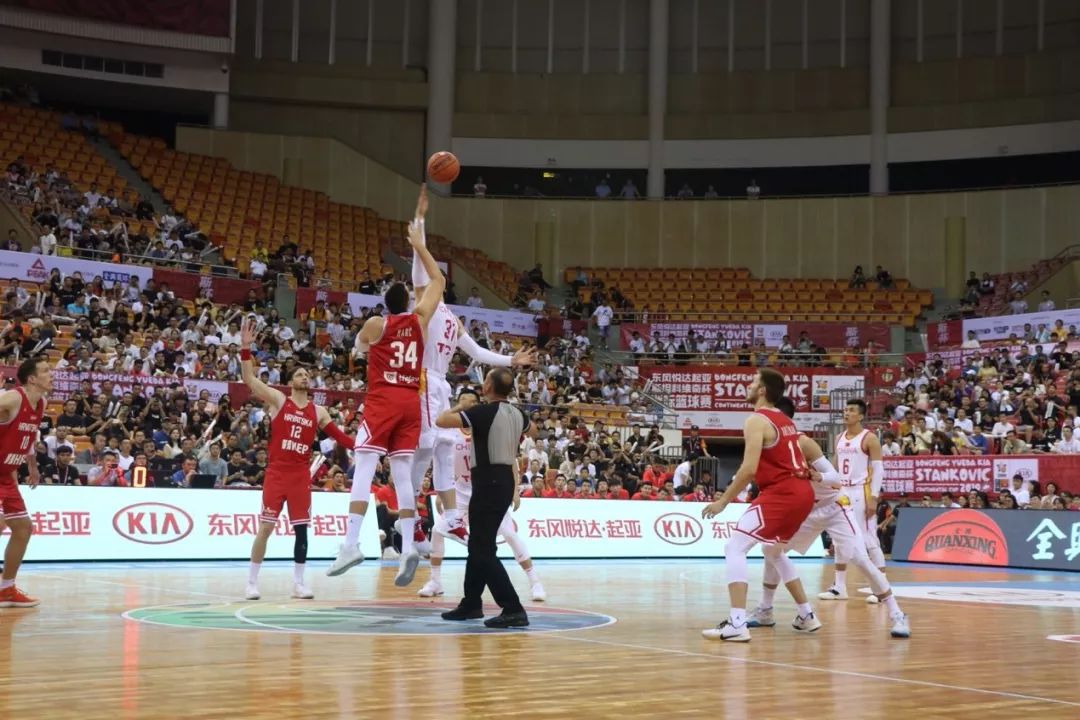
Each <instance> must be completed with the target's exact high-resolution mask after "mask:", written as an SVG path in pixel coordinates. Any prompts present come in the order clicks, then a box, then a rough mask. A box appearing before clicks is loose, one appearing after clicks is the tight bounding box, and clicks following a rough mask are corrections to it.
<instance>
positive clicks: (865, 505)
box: [818, 400, 885, 604]
mask: <svg viewBox="0 0 1080 720" xmlns="http://www.w3.org/2000/svg"><path fill="white" fill-rule="evenodd" d="M865 417H866V403H865V402H863V401H862V400H849V401H848V403H847V406H845V407H844V426H845V427H844V432H842V433H840V435H839V436H838V437H837V438H836V464H837V466H838V469H839V470H840V477H841V479H842V480H843V482H844V486H843V488H842V489H841V492H842V493H843V494H844V497H846V498H847V499H848V501H849V502H850V503H851V513H852V516H853V517H854V518H855V519H856V520H857V521H858V525H857V527H858V529H859V530H860V532H861V533H862V536H863V539H864V541H865V543H866V552H867V553H868V554H869V555H870V560H871V561H872V562H873V563H874V567H876V568H877V569H879V570H880V571H881V572H882V574H884V572H885V554H884V553H883V552H881V543H880V542H878V534H877V503H878V498H879V497H880V495H881V484H882V481H884V479H885V465H884V463H883V462H882V461H881V441H880V440H878V437H877V435H875V434H874V433H873V432H871V431H869V430H867V429H865V428H863V426H862V422H863V418H865ZM833 559H834V561H835V562H836V579H835V580H834V581H833V584H832V585H831V586H830V587H829V589H828V590H826V591H825V592H823V593H821V594H819V595H818V597H819V598H821V599H822V600H847V599H848V592H847V560H848V559H847V558H845V557H841V556H840V555H839V554H836V553H834V555H833ZM866 601H867V602H868V603H872V604H876V603H877V602H878V598H877V597H876V596H875V595H869V596H868V597H867V598H866Z"/></svg>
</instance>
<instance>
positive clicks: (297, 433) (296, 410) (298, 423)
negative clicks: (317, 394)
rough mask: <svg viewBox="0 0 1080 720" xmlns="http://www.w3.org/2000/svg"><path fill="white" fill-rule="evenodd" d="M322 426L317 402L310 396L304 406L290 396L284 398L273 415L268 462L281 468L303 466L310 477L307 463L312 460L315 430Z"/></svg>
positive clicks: (270, 465)
mask: <svg viewBox="0 0 1080 720" xmlns="http://www.w3.org/2000/svg"><path fill="white" fill-rule="evenodd" d="M318 428H319V416H318V414H317V413H316V411H315V403H313V402H311V401H310V400H308V404H307V405H305V406H304V407H298V406H297V404H296V403H294V402H293V400H292V398H291V397H287V398H285V404H284V405H282V406H281V410H279V411H278V414H277V415H275V416H274V417H272V418H270V449H269V452H267V466H268V467H270V468H273V469H278V468H280V467H282V466H285V467H290V466H291V467H296V468H301V467H302V468H303V469H304V476H303V477H304V479H305V480H307V477H308V473H307V469H308V465H309V464H310V463H311V446H312V445H314V444H315V435H316V430H318Z"/></svg>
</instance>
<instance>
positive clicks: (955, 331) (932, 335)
mask: <svg viewBox="0 0 1080 720" xmlns="http://www.w3.org/2000/svg"><path fill="white" fill-rule="evenodd" d="M962 342H964V321H963V320H944V321H942V322H931V323H926V347H928V348H930V349H931V350H937V349H938V348H947V347H956V346H957V345H959V344H960V343H962Z"/></svg>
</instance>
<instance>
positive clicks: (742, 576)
mask: <svg viewBox="0 0 1080 720" xmlns="http://www.w3.org/2000/svg"><path fill="white" fill-rule="evenodd" d="M756 544H757V540H755V539H754V538H752V537H750V536H749V535H747V534H745V533H741V532H735V533H732V534H731V537H730V538H728V541H727V546H726V547H725V549H724V555H725V565H726V568H727V581H728V583H729V584H730V583H736V582H741V583H744V582H746V578H747V568H746V553H748V552H749V551H750V548H752V547H754V545H756Z"/></svg>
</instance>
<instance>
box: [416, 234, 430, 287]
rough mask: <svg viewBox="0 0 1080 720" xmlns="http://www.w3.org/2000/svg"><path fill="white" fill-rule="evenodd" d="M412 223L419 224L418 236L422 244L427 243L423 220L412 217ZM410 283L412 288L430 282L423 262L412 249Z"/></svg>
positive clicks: (425, 285) (423, 285)
mask: <svg viewBox="0 0 1080 720" xmlns="http://www.w3.org/2000/svg"><path fill="white" fill-rule="evenodd" d="M413 223H415V224H418V225H419V226H420V237H421V238H423V241H424V245H427V235H426V234H425V232H424V221H423V220H419V219H414V220H413ZM412 284H413V287H414V288H418V287H427V286H428V285H430V284H431V278H429V277H428V274H427V270H426V269H425V268H424V263H423V262H421V260H420V256H419V255H417V254H416V251H415V250H413V254H412Z"/></svg>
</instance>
